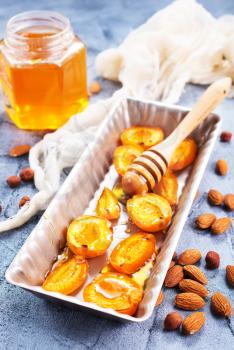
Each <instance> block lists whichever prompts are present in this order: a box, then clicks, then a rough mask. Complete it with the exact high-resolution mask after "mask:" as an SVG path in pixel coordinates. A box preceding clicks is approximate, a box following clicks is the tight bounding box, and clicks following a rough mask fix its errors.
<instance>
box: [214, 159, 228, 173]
mask: <svg viewBox="0 0 234 350" xmlns="http://www.w3.org/2000/svg"><path fill="white" fill-rule="evenodd" d="M215 169H216V172H217V174H219V175H221V176H225V175H227V172H228V163H227V161H226V160H225V159H219V160H217V162H216V168H215Z"/></svg>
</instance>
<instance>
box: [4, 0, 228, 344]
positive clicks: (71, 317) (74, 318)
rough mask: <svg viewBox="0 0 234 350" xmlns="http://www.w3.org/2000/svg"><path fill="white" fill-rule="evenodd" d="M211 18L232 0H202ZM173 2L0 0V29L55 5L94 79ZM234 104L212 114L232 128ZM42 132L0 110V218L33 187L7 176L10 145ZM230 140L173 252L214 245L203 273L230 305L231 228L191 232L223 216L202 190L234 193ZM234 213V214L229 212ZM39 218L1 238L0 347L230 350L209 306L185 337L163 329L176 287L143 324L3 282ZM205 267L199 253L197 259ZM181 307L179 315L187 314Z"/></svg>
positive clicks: (188, 99)
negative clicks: (214, 262)
mask: <svg viewBox="0 0 234 350" xmlns="http://www.w3.org/2000/svg"><path fill="white" fill-rule="evenodd" d="M200 2H201V3H203V4H204V6H205V7H206V8H207V9H208V10H209V11H211V12H212V13H213V14H214V15H217V16H219V15H221V14H224V13H232V14H234V2H233V1H232V0H225V1H222V0H204V1H200ZM168 3H170V1H168V0H160V1H150V0H144V1H141V0H135V1H131V0H114V1H108V0H95V1H94V0H86V1H82V0H77V1H75V0H67V1H66V0H56V1H53V0H51V1H46V0H41V1H39V2H36V1H32V0H25V1H21V2H18V1H16V0H8V1H5V0H2V1H1V3H0V33H1V36H2V35H3V32H4V27H5V24H6V20H7V19H8V18H9V17H11V16H12V15H14V14H15V13H18V12H21V11H25V10H29V9H48V10H56V11H59V12H62V13H64V14H65V15H67V16H68V17H69V18H70V19H71V22H72V24H73V26H74V28H75V31H76V32H77V33H78V34H79V35H80V36H81V38H82V39H83V40H84V41H85V42H86V43H87V46H88V69H89V80H90V81H91V80H92V79H93V78H94V76H95V73H94V69H93V62H94V58H95V55H96V54H97V53H98V52H99V51H101V50H103V49H105V48H107V47H110V46H115V45H117V44H118V43H120V42H121V40H122V39H123V38H124V37H125V35H126V34H127V33H128V32H129V31H130V30H131V29H133V28H135V27H136V26H138V25H140V24H141V23H142V22H143V21H145V20H146V19H147V18H148V17H149V16H150V15H152V14H153V13H154V12H155V11H157V10H158V9H160V8H162V7H164V6H166V5H167V4H168ZM102 86H103V92H102V94H101V95H99V96H98V98H99V97H100V96H102V97H105V96H109V95H111V93H112V92H113V91H114V90H115V89H116V88H117V86H116V84H113V83H111V82H108V81H103V82H102ZM201 91H202V88H200V87H194V86H188V87H187V88H186V91H185V93H184V95H183V96H182V98H181V101H180V103H181V104H184V105H187V106H191V105H192V103H193V102H194V101H195V100H196V98H197V97H198V96H199V94H200V93H201ZM233 109H234V101H233V100H226V101H225V102H224V103H223V104H222V106H220V107H219V108H218V110H217V112H218V113H219V114H220V115H221V116H222V119H223V127H222V128H223V129H227V130H230V131H232V132H233V133H234V119H233V114H234V112H233ZM41 137H42V135H41V134H40V133H27V132H24V131H19V130H17V129H16V128H15V127H14V125H12V123H11V122H10V121H9V120H8V119H7V117H6V116H5V115H4V114H2V115H1V117H0V141H1V147H0V202H1V204H2V206H3V212H2V214H1V215H0V219H3V218H4V217H5V218H6V217H9V216H11V215H12V214H14V213H15V212H16V210H17V206H18V201H19V198H21V196H23V195H25V194H29V195H32V194H33V193H35V188H34V186H33V185H31V184H27V185H25V186H21V187H20V188H19V189H14V190H9V188H8V186H7V185H6V181H5V180H6V177H7V176H9V175H12V174H15V173H17V172H18V171H19V169H20V168H22V167H24V166H27V164H28V160H27V157H23V158H19V159H13V158H10V157H8V155H7V154H8V150H9V148H10V147H11V146H12V145H13V144H19V143H24V142H28V143H30V144H34V143H35V142H36V141H38V140H40V138H41ZM233 145H234V140H233V141H232V143H231V145H230V144H224V143H220V142H219V140H217V142H216V145H215V149H214V151H213V153H212V156H211V159H210V162H209V164H208V166H207V169H206V172H205V175H204V178H203V180H202V183H201V185H200V196H199V198H198V199H197V200H196V202H195V203H194V205H193V207H192V210H191V212H190V214H189V217H188V220H187V222H186V225H185V227H184V230H183V234H182V237H181V239H180V242H179V246H178V248H177V252H182V251H183V250H184V249H186V248H189V247H199V249H200V250H201V252H202V253H203V257H204V256H205V254H206V252H207V251H208V250H215V251H217V252H219V254H220V256H221V265H220V268H219V270H218V271H216V270H215V271H206V273H207V275H208V278H209V289H210V292H211V293H212V292H214V291H216V290H220V291H223V292H224V293H225V294H226V295H227V296H228V297H229V298H230V299H231V300H232V304H233V305H234V295H233V290H231V289H230V288H229V287H228V285H227V284H226V282H225V267H226V265H227V264H233V261H234V253H233V248H234V232H233V228H232V229H230V230H229V232H228V233H227V234H224V235H222V236H220V237H219V236H217V237H215V236H211V235H210V234H209V233H207V232H200V231H197V230H195V229H194V219H195V217H196V216H197V215H198V214H199V213H201V212H204V211H213V212H217V215H219V216H222V215H226V214H227V213H226V212H225V211H224V210H222V209H220V208H210V207H209V205H208V204H207V201H206V194H207V191H208V190H209V189H210V188H211V187H213V188H217V189H219V190H220V191H221V192H223V193H228V192H234V158H233V151H234V146H233ZM219 158H225V159H227V160H228V163H229V165H230V171H229V173H228V175H227V176H226V177H225V180H224V179H223V178H221V177H219V176H217V175H216V174H215V172H214V164H215V161H216V160H217V159H219ZM228 215H229V216H232V217H234V214H231V213H229V214H228ZM39 217H40V215H37V216H36V217H35V218H34V219H32V220H31V221H30V222H29V223H28V224H26V225H24V226H23V227H21V228H19V229H17V230H14V231H11V232H7V233H5V234H2V235H1V236H0V245H1V253H0V349H3V350H7V349H10V350H15V349H34V350H36V349H42V350H47V349H48V350H53V349H54V350H60V349H70V348H73V349H76V350H83V349H94V350H97V349H102V350H103V349H113V350H114V349H123V348H127V349H129V350H131V349H137V350H143V349H152V350H153V349H154V350H155V349H161V350H164V349H167V350H170V349H180V350H183V349H191V350H194V349H197V350H203V349H210V348H213V347H215V348H216V349H217V350H219V349H222V348H223V349H233V348H234V319H233V318H232V319H231V320H222V319H221V320H220V319H217V318H215V317H214V316H213V315H212V314H211V312H210V310H209V303H207V306H206V307H205V312H206V317H207V321H206V325H205V327H204V329H203V330H202V331H201V332H200V333H199V334H197V335H195V336H193V337H185V336H183V335H181V334H179V333H168V332H164V331H163V320H164V318H165V316H166V314H167V313H168V312H171V311H172V310H173V300H174V295H175V291H174V290H166V291H165V301H164V303H163V304H162V305H161V307H160V308H159V309H157V310H155V311H154V313H153V315H152V317H151V318H150V319H149V320H147V321H146V322H143V323H140V324H131V323H129V324H122V323H118V322H116V321H110V320H106V319H102V318H100V317H97V316H92V315H89V314H87V313H83V312H79V311H73V310H69V309H66V308H64V307H62V306H59V305H58V304H55V303H51V302H47V301H44V300H41V299H37V298H36V297H34V296H33V295H32V294H30V293H28V292H26V291H24V290H22V289H20V288H16V287H14V286H11V285H9V284H7V283H6V281H5V277H4V273H5V270H6V268H7V267H8V266H9V264H10V263H11V261H12V259H13V257H14V256H15V255H16V253H17V252H18V250H19V249H20V247H21V246H22V245H23V243H24V241H25V239H26V238H27V236H28V235H29V234H30V232H31V230H32V229H33V227H34V225H35V224H36V223H37V222H38V219H39ZM201 266H203V267H204V258H203V259H202V261H201ZM185 314H186V312H183V315H185Z"/></svg>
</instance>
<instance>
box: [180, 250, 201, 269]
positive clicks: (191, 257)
mask: <svg viewBox="0 0 234 350" xmlns="http://www.w3.org/2000/svg"><path fill="white" fill-rule="evenodd" d="M200 259H201V253H200V251H199V250H198V249H187V250H185V251H184V252H183V253H182V254H180V256H179V258H178V263H179V264H180V265H193V264H196V263H197V262H198V261H199V260H200Z"/></svg>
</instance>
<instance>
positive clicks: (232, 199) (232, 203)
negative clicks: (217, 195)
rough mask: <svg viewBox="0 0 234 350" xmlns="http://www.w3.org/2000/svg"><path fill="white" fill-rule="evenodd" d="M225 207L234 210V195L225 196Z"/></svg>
mask: <svg viewBox="0 0 234 350" xmlns="http://www.w3.org/2000/svg"><path fill="white" fill-rule="evenodd" d="M223 202H224V205H225V207H226V208H227V209H229V210H231V211H233V210H234V194H231V193H228V194H226V195H225V196H224V201H223Z"/></svg>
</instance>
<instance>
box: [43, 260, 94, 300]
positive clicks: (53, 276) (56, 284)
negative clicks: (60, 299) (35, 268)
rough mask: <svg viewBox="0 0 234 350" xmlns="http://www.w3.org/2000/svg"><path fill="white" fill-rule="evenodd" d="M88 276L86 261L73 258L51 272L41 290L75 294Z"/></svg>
mask: <svg viewBox="0 0 234 350" xmlns="http://www.w3.org/2000/svg"><path fill="white" fill-rule="evenodd" d="M87 274H88V264H87V261H86V260H84V259H83V258H82V257H78V256H74V257H72V258H70V259H68V260H67V261H65V262H62V263H61V264H58V265H57V266H56V268H55V269H54V270H53V271H51V272H50V273H49V274H48V276H47V277H46V279H45V281H44V283H43V285H42V288H44V289H45V290H48V291H53V292H59V293H62V294H65V295H69V294H71V293H73V292H75V291H76V290H77V289H78V288H79V287H80V286H82V284H83V283H84V282H85V280H86V277H87Z"/></svg>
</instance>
